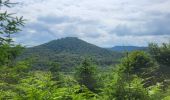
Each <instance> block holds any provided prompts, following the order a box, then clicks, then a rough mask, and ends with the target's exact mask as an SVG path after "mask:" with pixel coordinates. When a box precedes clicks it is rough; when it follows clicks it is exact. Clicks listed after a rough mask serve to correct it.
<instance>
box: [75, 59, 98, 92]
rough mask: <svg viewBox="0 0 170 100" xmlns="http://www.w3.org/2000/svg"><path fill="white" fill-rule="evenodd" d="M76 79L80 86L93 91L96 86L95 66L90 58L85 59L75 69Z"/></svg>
mask: <svg viewBox="0 0 170 100" xmlns="http://www.w3.org/2000/svg"><path fill="white" fill-rule="evenodd" d="M75 76H76V79H77V81H78V82H79V84H80V85H81V86H83V85H84V86H86V87H87V88H88V89H89V90H91V91H95V90H96V87H97V79H96V78H97V77H96V67H95V65H94V64H92V62H91V60H90V59H87V58H86V59H85V60H84V61H83V62H82V64H81V65H80V66H79V68H78V69H77V71H76V74H75Z"/></svg>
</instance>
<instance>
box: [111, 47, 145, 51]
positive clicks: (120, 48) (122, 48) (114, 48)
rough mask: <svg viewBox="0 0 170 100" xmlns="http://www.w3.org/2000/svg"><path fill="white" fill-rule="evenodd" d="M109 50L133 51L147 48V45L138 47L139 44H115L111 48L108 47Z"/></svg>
mask: <svg viewBox="0 0 170 100" xmlns="http://www.w3.org/2000/svg"><path fill="white" fill-rule="evenodd" d="M109 50H112V51H117V52H124V51H129V52H130V51H135V50H142V51H145V50H147V47H139V46H115V47H112V48H109Z"/></svg>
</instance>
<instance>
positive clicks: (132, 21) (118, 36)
mask: <svg viewBox="0 0 170 100" xmlns="http://www.w3.org/2000/svg"><path fill="white" fill-rule="evenodd" d="M11 1H12V2H17V3H19V4H18V5H16V6H15V7H13V8H10V9H9V11H10V12H11V13H12V12H15V13H17V16H24V18H25V19H26V20H27V21H26V24H25V27H24V28H23V29H22V30H23V31H22V32H19V33H17V35H15V36H13V37H14V40H15V41H16V42H17V43H21V44H23V45H25V46H35V45H39V44H42V43H46V42H49V41H51V40H54V39H59V38H63V37H78V38H80V39H82V40H84V41H87V42H89V43H92V44H95V45H97V46H100V47H113V46H117V45H133V46H147V45H148V43H150V42H155V43H162V42H169V41H170V10H169V9H170V6H169V5H170V0H11Z"/></svg>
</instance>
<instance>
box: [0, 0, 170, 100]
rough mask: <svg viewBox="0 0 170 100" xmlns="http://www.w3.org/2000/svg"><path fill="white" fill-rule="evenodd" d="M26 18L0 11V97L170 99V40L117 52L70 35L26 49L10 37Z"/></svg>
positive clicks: (2, 3) (2, 99)
mask: <svg viewBox="0 0 170 100" xmlns="http://www.w3.org/2000/svg"><path fill="white" fill-rule="evenodd" d="M12 5H13V3H10V1H9V0H7V1H1V0H0V7H1V8H2V7H4V8H6V7H9V8H11V7H12ZM25 22H26V21H25V20H24V19H23V17H15V15H14V14H10V13H8V12H7V11H6V12H3V11H2V12H0V100H170V43H163V44H162V45H158V44H156V43H150V44H148V48H147V50H143V49H142V50H141V49H139V50H133V51H131V50H130V51H124V52H122V51H121V52H117V51H112V50H108V49H104V48H100V47H97V46H95V45H92V44H89V43H86V42H84V41H82V40H80V39H78V38H72V37H68V38H63V39H59V40H54V41H51V42H49V43H46V44H42V45H39V46H36V47H31V48H26V47H23V46H22V45H18V44H16V43H15V42H14V41H13V38H11V35H13V34H17V33H18V32H19V31H21V30H22V27H23V26H24V24H25ZM145 49H146V48H145Z"/></svg>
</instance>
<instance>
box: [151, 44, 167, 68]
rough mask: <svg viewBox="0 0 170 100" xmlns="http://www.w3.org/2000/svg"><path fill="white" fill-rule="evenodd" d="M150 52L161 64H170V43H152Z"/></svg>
mask: <svg viewBox="0 0 170 100" xmlns="http://www.w3.org/2000/svg"><path fill="white" fill-rule="evenodd" d="M149 52H150V54H151V55H152V56H153V58H155V59H156V61H158V62H159V63H160V64H163V65H166V66H170V43H163V44H162V45H161V46H158V44H155V43H151V44H149Z"/></svg>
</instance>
